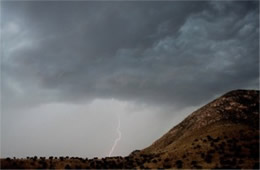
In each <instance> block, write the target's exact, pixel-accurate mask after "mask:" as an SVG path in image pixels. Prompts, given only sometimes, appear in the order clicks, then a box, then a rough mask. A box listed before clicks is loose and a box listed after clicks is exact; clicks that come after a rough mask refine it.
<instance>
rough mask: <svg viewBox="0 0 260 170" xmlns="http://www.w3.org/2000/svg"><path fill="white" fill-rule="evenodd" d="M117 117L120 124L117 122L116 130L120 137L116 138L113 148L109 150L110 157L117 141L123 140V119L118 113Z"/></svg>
mask: <svg viewBox="0 0 260 170" xmlns="http://www.w3.org/2000/svg"><path fill="white" fill-rule="evenodd" d="M117 118H118V124H117V128H116V131H117V134H118V137H117V138H116V140H115V142H114V145H113V146H112V148H111V150H110V152H109V157H110V156H111V155H112V153H113V152H114V150H115V148H116V145H117V143H118V142H119V141H120V140H121V131H120V124H121V120H120V116H119V114H117Z"/></svg>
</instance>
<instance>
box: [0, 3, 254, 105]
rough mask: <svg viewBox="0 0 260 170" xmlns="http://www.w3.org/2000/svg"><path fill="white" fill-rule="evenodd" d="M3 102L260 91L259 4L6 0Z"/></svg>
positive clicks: (197, 98)
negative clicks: (11, 0)
mask: <svg viewBox="0 0 260 170" xmlns="http://www.w3.org/2000/svg"><path fill="white" fill-rule="evenodd" d="M2 10H3V11H2V22H3V23H2V34H3V37H2V38H3V42H4V45H3V50H4V52H3V59H2V66H3V67H2V72H3V73H2V74H3V77H2V80H3V81H2V82H3V86H2V88H3V97H4V99H5V100H4V102H5V104H6V105H7V104H8V103H9V104H10V103H12V104H14V103H16V104H19V103H20V104H21V103H22V105H25V104H27V103H30V104H31V103H41V102H51V101H54V100H56V101H68V102H75V101H82V100H93V99H95V98H116V99H120V100H130V101H136V102H144V103H153V104H154V103H156V104H171V105H176V106H179V107H183V106H190V105H198V104H201V103H202V102H205V101H206V100H209V99H211V98H213V97H214V95H216V94H219V93H223V92H226V91H228V90H231V89H236V88H258V76H259V74H258V69H259V66H258V63H259V56H258V51H259V49H258V48H259V20H258V15H259V13H258V2H231V1H230V2H222V1H213V2H176V1H175V2H74V3H73V2H19V3H18V2H4V3H2Z"/></svg>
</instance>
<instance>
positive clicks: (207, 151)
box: [1, 90, 259, 169]
mask: <svg viewBox="0 0 260 170" xmlns="http://www.w3.org/2000/svg"><path fill="white" fill-rule="evenodd" d="M1 168H58V169H62V168H77V169H80V168H86V169H89V168H96V169H99V168H101V169H104V168H105V169H106V168H110V169H111V168H117V169H121V168H128V169H129V168H131V169H132V168H142V169H143V168H147V169H148V168H188V169H190V168H196V169H197V168H246V169H251V168H255V169H259V91H255V90H235V91H231V92H229V93H227V94H225V95H223V96H221V97H219V98H217V99H216V100H214V101H212V102H210V103H209V104H207V105H205V106H204V107H202V108H200V109H198V110H197V111H195V112H193V113H192V114H191V115H190V116H188V117H187V118H186V119H184V120H183V121H182V122H181V123H180V124H178V125H177V126H175V127H174V128H172V129H171V130H170V131H169V132H168V133H166V134H165V135H163V136H162V137H161V138H160V139H158V140H157V141H155V142H154V143H153V144H152V145H151V146H149V147H147V148H145V149H143V150H141V151H134V152H132V153H131V154H130V155H129V156H127V157H107V158H101V159H99V158H94V159H83V158H69V157H66V158H64V157H61V158H52V157H51V158H48V159H45V158H40V159H37V158H35V157H34V158H28V159H15V160H14V159H1Z"/></svg>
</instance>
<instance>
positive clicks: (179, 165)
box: [176, 160, 182, 168]
mask: <svg viewBox="0 0 260 170" xmlns="http://www.w3.org/2000/svg"><path fill="white" fill-rule="evenodd" d="M176 166H177V168H182V161H181V160H177V161H176Z"/></svg>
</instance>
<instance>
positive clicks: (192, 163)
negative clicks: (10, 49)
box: [140, 90, 259, 168]
mask: <svg viewBox="0 0 260 170" xmlns="http://www.w3.org/2000/svg"><path fill="white" fill-rule="evenodd" d="M140 154H160V158H161V160H163V159H164V161H160V162H158V161H157V162H156V164H147V166H148V167H150V168H158V167H173V168H178V167H179V168H255V167H259V91H255V90H235V91H231V92H228V93H226V94H225V95H223V96H221V97H219V98H217V99H216V100H214V101H212V102H210V103H209V104H207V105H205V106H203V107H201V108H200V109H198V110H197V111H195V112H193V113H192V114H191V115H189V116H188V117H187V118H186V119H184V120H183V121H182V122H181V123H180V124H178V125H177V126H175V127H174V128H172V129H171V130H170V131H169V132H168V133H166V134H165V135H163V136H162V137H161V138H160V139H158V140H157V141H155V142H154V143H153V144H152V145H151V146H149V147H148V148H146V149H144V150H142V151H141V152H140ZM165 159H167V161H165Z"/></svg>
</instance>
